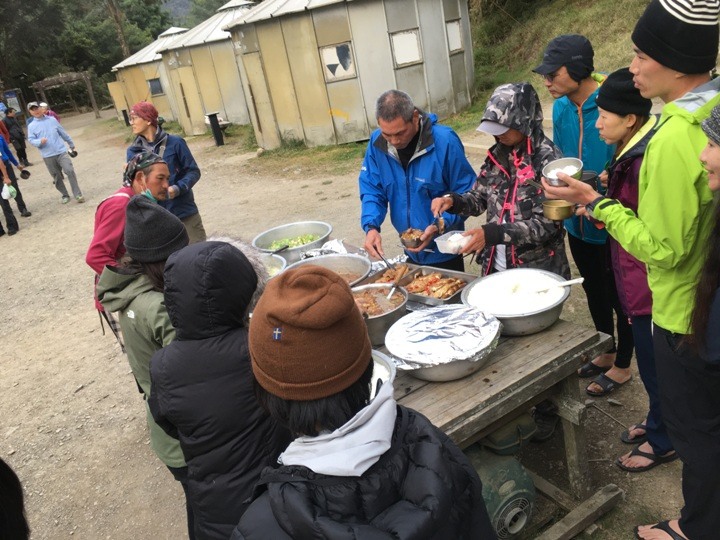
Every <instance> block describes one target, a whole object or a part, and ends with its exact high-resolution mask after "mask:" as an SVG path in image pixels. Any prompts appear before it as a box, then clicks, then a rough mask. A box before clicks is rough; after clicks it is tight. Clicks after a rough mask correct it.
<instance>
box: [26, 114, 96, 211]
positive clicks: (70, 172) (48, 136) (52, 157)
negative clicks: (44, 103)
mask: <svg viewBox="0 0 720 540" xmlns="http://www.w3.org/2000/svg"><path fill="white" fill-rule="evenodd" d="M27 108H28V112H29V113H30V114H31V115H32V117H33V119H34V120H33V121H32V122H30V124H29V125H28V141H30V144H32V145H33V146H35V147H37V148H39V149H40V154H41V155H42V157H43V160H44V161H45V166H46V167H47V169H48V172H49V173H50V175H51V176H52V177H53V183H54V184H55V188H56V189H57V190H58V191H59V192H60V194H61V195H62V199H61V201H62V203H63V204H67V203H68V201H70V195H69V194H68V191H67V189H66V188H65V182H64V181H63V173H65V175H66V176H67V178H68V180H69V181H70V188H71V189H72V192H73V196H74V197H75V200H76V201H77V202H79V203H84V202H85V197H83V194H82V191H80V186H79V185H78V182H77V177H76V176H75V168H74V167H73V164H72V161H71V160H70V156H69V155H68V153H67V150H66V149H65V144H67V146H69V147H70V150H71V151H73V152H74V151H75V143H73V140H72V139H71V138H70V135H68V134H67V132H66V131H65V130H64V129H63V127H62V126H61V125H60V123H59V122H58V121H57V120H55V119H54V118H52V117H51V116H46V115H45V114H44V113H43V109H42V107H40V105H39V104H38V102H37V101H31V102H30V103H28V107H27Z"/></svg>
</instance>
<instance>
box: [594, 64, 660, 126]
mask: <svg viewBox="0 0 720 540" xmlns="http://www.w3.org/2000/svg"><path fill="white" fill-rule="evenodd" d="M595 103H597V106H598V107H600V108H601V109H605V110H606V111H610V112H611V113H615V114H619V115H620V116H625V115H628V114H637V115H641V116H648V115H649V114H650V109H651V108H652V101H650V100H649V99H647V98H644V97H642V96H641V95H640V90H638V89H637V88H635V85H634V84H633V75H632V73H630V70H629V69H628V68H621V69H618V70H617V71H614V72H613V73H611V74H610V75H608V77H607V79H605V82H603V83H602V84H601V85H600V90H599V91H598V94H597V98H596V100H595Z"/></svg>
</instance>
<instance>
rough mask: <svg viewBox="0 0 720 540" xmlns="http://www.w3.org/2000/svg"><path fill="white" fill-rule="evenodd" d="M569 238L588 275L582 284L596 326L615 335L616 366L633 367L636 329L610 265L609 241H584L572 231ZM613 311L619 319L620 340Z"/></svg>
mask: <svg viewBox="0 0 720 540" xmlns="http://www.w3.org/2000/svg"><path fill="white" fill-rule="evenodd" d="M568 240H569V242H570V252H571V253H572V256H573V260H574V261H575V265H576V266H577V267H578V270H579V271H580V275H581V276H582V277H584V278H585V281H584V282H583V284H582V286H583V289H585V296H587V303H588V309H590V316H591V317H592V320H593V323H594V324H595V329H596V330H597V331H598V332H603V333H605V334H608V335H610V336H612V337H613V348H612V349H610V350H609V351H608V352H609V353H617V355H616V357H615V366H617V367H619V368H623V369H624V368H629V367H630V360H631V359H632V353H633V346H634V344H633V335H632V328H631V327H630V323H628V319H627V316H626V315H625V314H624V313H623V310H622V306H621V305H620V300H619V299H618V294H617V289H616V288H615V277H614V275H613V271H612V268H610V251H609V247H608V245H607V244H590V243H589V242H583V241H582V240H580V239H579V238H575V237H574V236H573V235H572V234H569V235H568ZM613 311H614V312H615V317H616V319H617V341H615V324H614V321H613Z"/></svg>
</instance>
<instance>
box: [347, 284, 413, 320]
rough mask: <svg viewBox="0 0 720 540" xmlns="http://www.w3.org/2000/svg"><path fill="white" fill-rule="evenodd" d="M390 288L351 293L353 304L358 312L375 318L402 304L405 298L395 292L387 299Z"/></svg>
mask: <svg viewBox="0 0 720 540" xmlns="http://www.w3.org/2000/svg"><path fill="white" fill-rule="evenodd" d="M389 292H390V287H387V288H379V289H372V290H365V291H357V292H355V291H354V292H353V296H354V297H355V303H356V304H357V306H358V307H359V308H360V311H361V312H363V313H365V314H366V315H367V316H368V317H377V316H378V315H382V314H383V313H387V312H389V311H392V310H394V309H395V308H396V307H398V306H399V305H400V304H402V303H403V300H404V299H405V297H404V296H403V294H402V293H401V292H399V291H395V292H394V293H393V294H392V296H391V297H390V298H388V297H387V295H388V293H389Z"/></svg>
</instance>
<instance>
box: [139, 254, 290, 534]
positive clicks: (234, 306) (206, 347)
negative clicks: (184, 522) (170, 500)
mask: <svg viewBox="0 0 720 540" xmlns="http://www.w3.org/2000/svg"><path fill="white" fill-rule="evenodd" d="M239 254H240V252H239V251H238V250H237V249H236V248H235V247H233V246H231V245H230V244H226V243H222V242H202V243H199V244H193V245H191V246H188V247H187V248H186V249H183V250H181V251H180V252H177V253H175V254H174V255H173V256H172V257H171V258H170V260H169V261H168V263H167V266H166V268H165V303H166V305H167V310H168V314H169V315H170V319H171V321H172V323H173V326H174V327H175V329H176V339H175V341H173V342H172V343H171V344H170V345H169V346H167V347H165V348H164V349H161V350H159V351H158V352H157V353H155V355H153V357H152V361H151V377H152V391H151V396H152V397H151V399H150V402H149V403H150V409H151V411H152V413H153V416H154V417H155V419H156V421H157V423H158V424H159V425H160V426H162V427H163V429H165V430H166V431H167V432H168V433H170V434H173V435H175V436H177V437H178V438H179V439H180V446H181V447H182V450H183V453H184V454H185V459H186V461H187V465H188V491H189V493H188V500H189V501H190V505H191V506H192V508H193V510H194V514H195V534H196V538H197V539H198V540H204V539H211V538H212V539H214V538H218V539H219V538H222V539H223V540H227V538H228V537H229V536H230V534H231V533H232V531H233V528H234V526H235V525H236V524H237V522H238V519H240V516H241V515H242V513H243V511H244V509H245V508H246V505H244V504H243V501H245V500H246V499H247V498H249V497H250V495H251V494H252V490H253V486H254V485H255V482H256V481H257V480H258V478H259V476H260V472H261V471H262V470H263V468H265V467H266V466H268V465H270V464H272V463H276V460H277V457H278V455H279V454H280V452H282V450H284V449H285V447H286V446H287V444H288V443H289V441H290V437H289V434H288V433H287V431H286V430H285V429H284V428H281V427H279V426H278V425H277V424H276V422H275V421H274V420H272V419H270V417H268V416H267V414H266V413H265V412H264V411H263V410H262V409H261V407H260V405H259V404H258V403H257V400H256V398H255V394H254V391H253V383H252V381H253V375H252V370H251V367H250V357H249V354H248V345H247V337H248V334H247V329H246V328H244V327H243V320H244V315H245V311H246V308H247V298H249V296H248V295H247V290H245V292H243V291H242V287H243V286H246V287H247V286H248V285H245V284H243V283H242V282H240V281H241V280H242V276H241V275H238V273H237V272H234V271H233V269H234V268H235V266H234V265H233V262H236V261H237V257H238V256H239Z"/></svg>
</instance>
